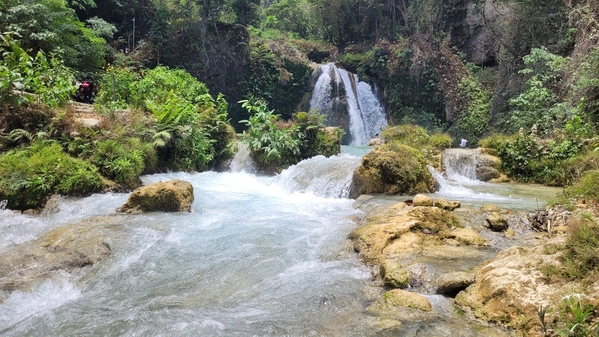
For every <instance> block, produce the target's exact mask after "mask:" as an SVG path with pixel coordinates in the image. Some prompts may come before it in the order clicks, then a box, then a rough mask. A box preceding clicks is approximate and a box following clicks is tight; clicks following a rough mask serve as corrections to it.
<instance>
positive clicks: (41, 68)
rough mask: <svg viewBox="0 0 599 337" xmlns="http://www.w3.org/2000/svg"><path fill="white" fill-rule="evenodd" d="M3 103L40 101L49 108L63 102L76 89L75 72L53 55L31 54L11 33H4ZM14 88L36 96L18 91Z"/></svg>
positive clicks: (0, 83)
mask: <svg viewBox="0 0 599 337" xmlns="http://www.w3.org/2000/svg"><path fill="white" fill-rule="evenodd" d="M0 37H1V38H2V43H1V44H0V52H1V54H2V64H0V104H5V105H7V108H8V107H13V108H14V107H18V106H23V105H25V104H26V103H30V102H34V101H36V100H37V101H38V103H44V104H45V105H47V106H49V107H55V106H59V105H64V104H65V103H66V102H68V101H69V100H70V99H71V96H72V95H73V93H74V92H75V85H74V84H73V83H72V79H73V77H74V75H73V71H72V70H71V69H69V68H67V67H66V66H65V65H64V63H63V61H62V60H61V59H59V58H57V57H56V56H54V55H52V56H51V57H47V56H46V54H44V53H43V52H41V51H40V52H38V53H37V54H36V55H35V57H33V56H30V55H29V54H27V52H26V51H25V50H24V49H23V48H21V47H20V46H19V44H18V43H17V42H16V41H14V40H12V38H11V36H10V35H8V34H5V35H1V36H0ZM15 90H18V91H21V92H27V93H33V94H35V95H27V94H19V93H15Z"/></svg>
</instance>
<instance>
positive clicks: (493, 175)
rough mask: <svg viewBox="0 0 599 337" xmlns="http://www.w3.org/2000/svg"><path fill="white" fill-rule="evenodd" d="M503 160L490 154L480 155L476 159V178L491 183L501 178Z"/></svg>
mask: <svg viewBox="0 0 599 337" xmlns="http://www.w3.org/2000/svg"><path fill="white" fill-rule="evenodd" d="M500 166H501V160H500V159H499V158H498V157H495V156H491V155H489V154H484V153H479V154H478V156H477V157H476V168H475V174H476V178H477V179H478V180H480V181H490V180H492V179H497V178H499V177H500V173H499V167H500Z"/></svg>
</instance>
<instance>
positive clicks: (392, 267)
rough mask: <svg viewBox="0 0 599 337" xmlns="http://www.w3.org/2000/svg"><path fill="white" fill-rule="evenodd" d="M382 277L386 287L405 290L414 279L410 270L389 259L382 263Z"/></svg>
mask: <svg viewBox="0 0 599 337" xmlns="http://www.w3.org/2000/svg"><path fill="white" fill-rule="evenodd" d="M381 276H382V277H383V283H385V285H387V286H390V287H394V288H405V287H407V286H408V284H409V283H410V281H411V279H412V274H411V273H410V271H409V270H407V269H406V268H404V267H402V266H401V265H400V264H399V263H397V262H395V261H392V260H388V259H386V260H383V261H382V262H381Z"/></svg>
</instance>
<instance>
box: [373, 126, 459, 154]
mask: <svg viewBox="0 0 599 337" xmlns="http://www.w3.org/2000/svg"><path fill="white" fill-rule="evenodd" d="M382 137H383V140H384V141H385V143H388V144H403V145H407V146H410V147H413V148H415V149H418V150H420V151H421V152H422V153H423V154H425V157H426V159H427V160H428V161H429V163H434V162H436V160H435V157H436V156H437V155H438V154H440V152H441V151H443V150H444V149H447V148H450V147H451V143H452V139H451V136H450V135H449V134H447V133H435V134H432V135H430V134H429V133H428V131H426V129H424V128H423V127H421V126H417V125H414V124H403V125H398V126H393V127H388V128H386V129H384V130H383V132H382Z"/></svg>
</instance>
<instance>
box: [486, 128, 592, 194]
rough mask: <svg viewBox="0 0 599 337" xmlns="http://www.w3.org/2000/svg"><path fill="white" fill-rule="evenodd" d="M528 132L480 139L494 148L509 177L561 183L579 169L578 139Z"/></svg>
mask: <svg viewBox="0 0 599 337" xmlns="http://www.w3.org/2000/svg"><path fill="white" fill-rule="evenodd" d="M535 134H536V132H535V130H534V129H533V131H532V132H531V133H530V134H524V133H519V134H516V135H512V136H504V135H493V136H492V137H489V138H486V139H484V140H481V142H480V144H481V145H482V146H483V147H488V148H493V149H495V150H496V151H497V156H498V157H499V158H500V159H501V169H502V171H503V172H505V173H506V174H507V175H508V176H509V177H511V178H513V179H516V180H518V181H522V182H534V183H540V184H545V185H554V186H564V185H567V184H569V183H571V182H572V181H573V180H574V179H576V178H577V177H578V176H579V175H580V174H581V173H582V172H576V167H574V166H576V165H574V163H576V162H577V161H578V160H579V159H576V158H582V157H584V156H585V154H584V153H585V152H584V146H583V144H582V143H581V142H580V141H577V140H575V139H568V138H564V137H556V138H554V139H541V138H538V137H536V136H535Z"/></svg>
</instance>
